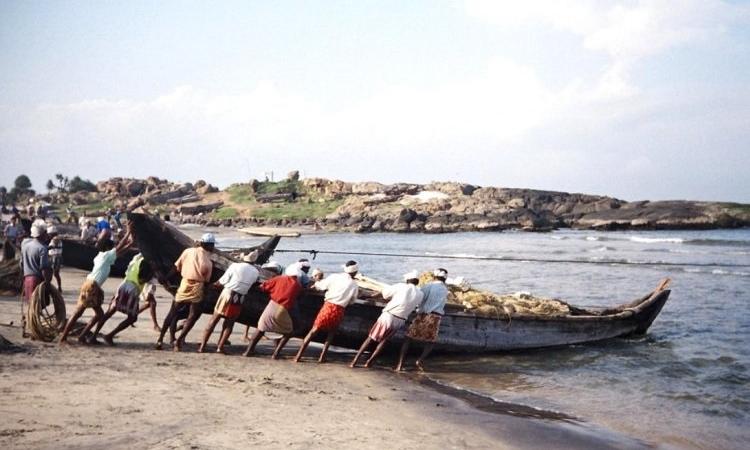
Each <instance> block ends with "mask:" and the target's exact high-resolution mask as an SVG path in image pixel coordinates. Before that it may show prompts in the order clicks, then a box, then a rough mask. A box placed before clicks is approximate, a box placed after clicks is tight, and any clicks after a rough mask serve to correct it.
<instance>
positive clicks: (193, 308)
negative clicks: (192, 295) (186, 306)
mask: <svg viewBox="0 0 750 450" xmlns="http://www.w3.org/2000/svg"><path fill="white" fill-rule="evenodd" d="M200 316H201V312H200V302H198V303H191V304H190V314H188V318H187V320H186V321H185V325H183V327H182V332H181V333H180V337H178V338H177V341H175V343H174V351H176V352H179V351H181V350H182V344H184V343H185V338H186V337H187V334H188V333H190V330H192V329H193V325H195V322H197V321H198V318H199V317H200Z"/></svg>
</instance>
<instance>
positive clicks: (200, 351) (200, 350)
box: [197, 344, 205, 353]
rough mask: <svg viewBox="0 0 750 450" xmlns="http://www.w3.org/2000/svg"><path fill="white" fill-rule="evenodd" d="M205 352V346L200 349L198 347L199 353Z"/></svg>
mask: <svg viewBox="0 0 750 450" xmlns="http://www.w3.org/2000/svg"><path fill="white" fill-rule="evenodd" d="M204 350H205V348H204V347H203V344H201V345H200V347H198V350H197V351H198V353H203V351H204Z"/></svg>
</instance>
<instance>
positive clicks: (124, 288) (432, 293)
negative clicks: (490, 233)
mask: <svg viewBox="0 0 750 450" xmlns="http://www.w3.org/2000/svg"><path fill="white" fill-rule="evenodd" d="M35 226H37V227H39V226H40V225H35ZM39 232H40V230H38V229H37V230H33V232H32V235H33V234H39ZM133 244H134V239H133V235H132V230H131V229H130V228H128V230H127V232H126V233H125V235H124V236H123V237H122V239H120V241H119V242H118V244H117V245H115V244H114V242H113V241H112V240H111V239H110V238H109V237H105V238H102V239H99V240H98V241H97V243H96V246H97V250H98V254H97V256H96V257H95V258H94V267H93V269H92V270H91V272H90V273H89V274H88V275H87V277H86V280H85V281H84V283H83V284H82V286H81V289H80V294H79V297H78V302H77V307H76V310H75V312H74V313H73V315H72V316H71V317H70V319H69V320H68V321H67V323H66V325H65V327H64V329H63V332H62V335H61V337H60V343H61V344H65V343H67V337H68V335H69V334H70V333H71V331H72V330H73V327H74V325H75V324H76V322H77V320H78V319H79V318H80V317H81V315H82V314H83V312H84V311H85V310H86V309H87V308H92V309H93V311H94V316H93V317H92V318H91V320H90V321H89V322H88V323H87V324H86V325H85V327H84V329H83V331H81V332H80V334H79V338H78V339H79V342H81V343H83V344H95V343H97V342H98V341H97V336H98V335H99V333H100V331H101V329H102V327H103V325H104V324H105V323H106V322H107V321H108V320H109V319H110V318H111V317H112V316H113V315H114V314H115V313H116V312H122V313H124V314H125V315H126V316H127V317H126V318H125V319H124V320H123V321H121V322H120V323H119V324H118V325H117V326H116V327H115V328H114V329H113V330H112V331H110V332H109V333H108V334H106V335H104V336H103V338H104V341H105V342H106V343H107V344H110V345H113V343H114V342H113V340H114V338H115V336H116V335H117V334H118V333H120V332H121V331H123V330H125V329H126V328H128V327H129V326H131V325H132V324H134V323H135V321H136V320H137V317H138V314H139V313H140V312H142V311H144V310H145V309H147V308H151V309H152V311H153V310H154V309H155V299H154V295H153V294H154V291H155V284H156V282H157V280H154V279H153V278H154V277H155V276H156V277H158V282H160V283H161V284H162V285H164V286H168V285H169V280H170V279H172V278H173V277H175V276H177V275H179V276H180V278H181V281H180V284H179V286H178V287H177V290H176V293H175V296H174V299H173V301H172V304H171V306H170V309H169V313H168V314H167V316H166V318H165V319H164V323H163V324H162V326H161V327H160V329H159V338H158V340H157V342H156V348H157V349H161V348H162V347H163V341H164V336H165V334H166V332H167V331H169V333H170V337H171V344H172V347H173V350H174V351H181V350H182V348H183V346H184V343H185V338H186V336H187V334H188V333H189V332H190V331H191V329H192V328H193V326H194V325H195V322H196V321H197V320H198V318H199V317H200V315H201V302H202V301H203V300H204V298H205V297H206V295H205V294H206V290H207V287H208V286H209V284H210V282H211V274H212V271H213V262H212V260H211V253H212V252H213V250H214V247H215V245H216V239H215V237H214V235H213V234H211V233H206V234H204V235H203V236H202V237H201V239H200V241H199V242H198V243H197V244H196V246H194V247H191V248H188V249H185V250H184V251H183V252H182V254H181V255H180V257H179V258H178V259H177V261H175V263H174V266H173V267H172V269H171V271H170V272H169V273H168V274H156V273H155V271H154V268H153V267H152V265H151V264H150V263H149V261H147V260H146V259H145V258H144V257H143V256H142V255H141V254H138V255H136V256H134V257H133V259H132V260H131V261H130V263H129V265H128V267H127V269H126V271H125V278H124V280H123V281H122V282H121V283H120V285H119V286H118V288H117V291H116V293H115V294H114V295H113V297H112V300H111V302H110V305H109V308H108V310H107V311H106V312H104V310H103V309H102V305H103V301H104V291H103V289H102V286H103V284H104V281H106V279H107V278H108V277H109V272H110V268H111V266H112V264H114V262H115V260H116V259H117V257H118V256H121V255H122V254H123V253H124V252H125V251H126V250H128V249H129V248H130V247H132V246H133ZM254 258H255V255H253V254H247V255H243V256H242V257H241V258H240V259H241V260H240V261H239V262H234V263H232V264H230V266H229V267H228V268H227V270H226V271H225V272H224V274H223V276H222V277H221V278H220V279H219V280H217V281H215V282H214V283H213V286H214V287H215V288H219V289H221V293H220V295H219V297H218V300H217V302H216V306H215V308H214V311H213V315H212V317H211V318H210V320H209V322H208V324H207V326H206V328H205V330H204V332H203V335H202V339H201V343H200V345H199V347H198V352H204V351H205V350H206V347H207V344H208V340H209V338H210V336H211V334H212V333H213V331H214V329H215V327H216V326H217V325H218V323H219V321H223V323H222V329H221V333H220V334H219V340H218V344H217V349H216V351H217V352H218V353H225V346H226V345H227V344H228V341H229V336H230V334H231V333H232V330H233V327H234V323H235V321H236V320H237V319H238V318H239V316H240V312H241V310H242V304H243V303H244V301H245V297H246V295H247V293H248V291H249V290H250V289H251V288H252V287H253V286H257V288H258V290H260V291H262V292H264V293H266V294H268V296H269V302H268V305H267V306H266V307H265V309H264V310H263V313H262V314H261V316H260V318H259V319H258V324H257V327H256V331H255V334H254V335H253V336H252V338H250V339H248V340H249V343H248V346H247V349H246V350H245V352H244V353H243V355H244V356H250V355H252V354H254V352H255V347H256V345H257V344H258V342H259V341H260V340H261V339H262V338H263V336H264V335H266V334H267V333H274V334H276V335H280V336H281V337H280V338H277V342H276V345H275V348H274V350H273V354H272V358H273V359H277V358H278V357H279V355H280V353H281V351H282V350H283V348H284V346H285V345H286V344H287V342H288V341H289V339H290V338H291V337H292V336H293V335H294V334H295V331H299V330H298V329H297V327H298V326H299V325H298V324H299V323H300V322H301V321H300V317H299V316H300V310H299V308H298V301H299V299H300V297H301V296H302V294H303V293H304V291H305V290H306V289H313V290H317V291H322V292H325V301H324V302H323V306H322V307H321V308H320V310H319V311H318V313H317V315H316V317H315V320H314V322H313V325H312V327H311V329H310V330H309V331H308V333H307V334H306V336H305V337H304V339H303V341H302V344H301V345H300V348H299V350H298V351H297V353H296V355H295V356H294V358H293V361H294V362H298V361H299V360H300V358H301V357H302V355H303V353H304V352H305V349H306V348H307V347H308V345H309V344H310V341H311V340H312V339H313V337H315V335H316V334H318V333H321V332H325V333H327V336H326V339H325V341H324V344H323V349H322V351H321V353H320V356H319V358H318V361H319V362H325V361H326V355H327V353H328V349H329V346H330V345H331V343H332V342H333V339H334V337H335V335H336V332H337V330H338V328H339V326H340V325H341V323H342V321H343V319H344V316H345V313H346V308H347V306H349V305H350V304H351V303H352V302H354V300H356V299H357V297H358V294H359V288H358V285H357V282H356V280H355V278H356V277H357V274H358V273H359V266H358V264H357V263H356V262H355V261H347V262H346V263H345V264H344V265H343V267H342V269H343V271H342V272H340V273H335V274H331V275H329V276H327V277H325V278H324V277H323V274H322V272H320V271H319V270H317V269H315V270H314V271H313V273H312V274H310V270H311V265H310V262H309V261H308V260H306V259H301V260H299V261H297V262H295V263H292V264H290V265H289V266H288V267H286V269H284V270H283V271H282V270H281V268H280V266H278V265H273V264H269V265H264V266H263V267H264V268H266V269H269V270H272V271H274V272H275V273H276V275H275V276H273V277H271V278H269V279H267V280H266V281H263V282H260V281H259V275H260V273H259V271H258V269H257V268H256V267H255V266H254V265H253V264H251V263H252V262H253V261H254ZM447 276H448V273H447V271H446V270H445V269H442V268H440V269H436V270H435V271H434V272H433V278H434V281H432V282H430V283H428V284H426V285H424V286H422V287H421V288H420V287H419V286H418V284H419V274H418V272H417V271H411V272H409V273H407V274H405V275H404V276H403V282H401V283H397V284H394V285H389V286H385V288H384V289H383V291H382V296H383V298H384V299H385V300H388V303H387V304H386V305H385V306H384V307H383V310H382V313H381V315H380V317H379V318H378V319H377V321H376V322H375V323H374V324H373V325H372V327H371V329H370V331H369V333H368V336H367V338H366V339H365V340H364V342H363V343H362V345H361V347H360V348H359V350H358V352H357V354H356V356H355V357H354V359H353V360H352V361H351V363H350V364H349V366H350V367H355V366H356V365H357V364H358V362H359V360H360V359H361V357H362V355H363V354H364V352H365V351H367V349H368V347H369V346H370V345H371V344H372V343H375V344H376V345H375V348H374V350H373V352H372V354H371V356H370V357H369V358H368V359H367V361H366V362H365V364H364V366H365V367H371V366H372V364H373V363H374V361H375V360H376V358H377V357H378V355H379V354H380V353H381V352H382V351H383V349H384V347H385V344H386V343H387V341H388V340H389V339H390V338H391V337H392V336H393V335H394V334H395V333H396V332H397V331H399V330H400V329H402V328H403V327H404V326H406V323H407V321H408V319H409V316H410V315H411V314H412V313H413V312H415V311H416V312H417V314H416V316H415V317H414V319H413V320H412V322H411V323H410V325H409V327H408V329H407V331H406V333H405V339H404V343H403V345H402V347H401V352H400V355H399V360H398V363H397V365H396V367H395V369H396V370H402V368H403V363H404V359H405V356H406V353H407V351H408V348H409V345H410V342H411V341H412V340H416V341H420V342H422V343H423V345H424V348H423V351H422V354H421V356H420V357H419V358H418V359H417V361H416V365H417V367H418V368H419V369H420V370H421V369H422V368H423V361H424V359H425V358H426V357H427V356H428V355H429V353H430V352H431V350H432V348H433V345H434V343H435V342H436V340H437V336H438V331H439V328H440V320H441V317H442V315H443V313H444V306H445V303H446V300H447V297H448V288H447V286H446V284H445V281H446V278H447ZM25 294H26V293H25ZM29 295H30V294H29ZM26 297H27V298H28V295H26ZM142 299H143V300H145V301H146V305H141V300H142ZM185 312H187V318H186V319H185V321H184V323H183V324H182V328H181V330H179V331H180V334H179V335H177V331H178V327H177V325H178V321H179V318H180V316H184V315H185ZM155 325H156V323H155ZM248 329H249V327H248ZM245 336H246V339H247V337H248V335H247V331H246V332H245Z"/></svg>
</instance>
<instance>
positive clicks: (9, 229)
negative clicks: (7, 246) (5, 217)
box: [3, 216, 23, 245]
mask: <svg viewBox="0 0 750 450" xmlns="http://www.w3.org/2000/svg"><path fill="white" fill-rule="evenodd" d="M3 234H4V235H5V239H6V240H8V241H10V242H11V243H12V244H13V245H18V240H19V239H20V238H21V236H22V235H23V227H21V226H20V225H18V216H13V217H11V218H10V222H8V225H6V226H5V229H4V230H3Z"/></svg>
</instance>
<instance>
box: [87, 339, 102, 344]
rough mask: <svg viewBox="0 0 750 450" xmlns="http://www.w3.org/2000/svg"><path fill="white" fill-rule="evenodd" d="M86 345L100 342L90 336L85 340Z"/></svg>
mask: <svg viewBox="0 0 750 450" xmlns="http://www.w3.org/2000/svg"><path fill="white" fill-rule="evenodd" d="M86 344H87V345H102V343H101V342H99V341H97V340H96V338H91V339H89V340H87V341H86Z"/></svg>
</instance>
